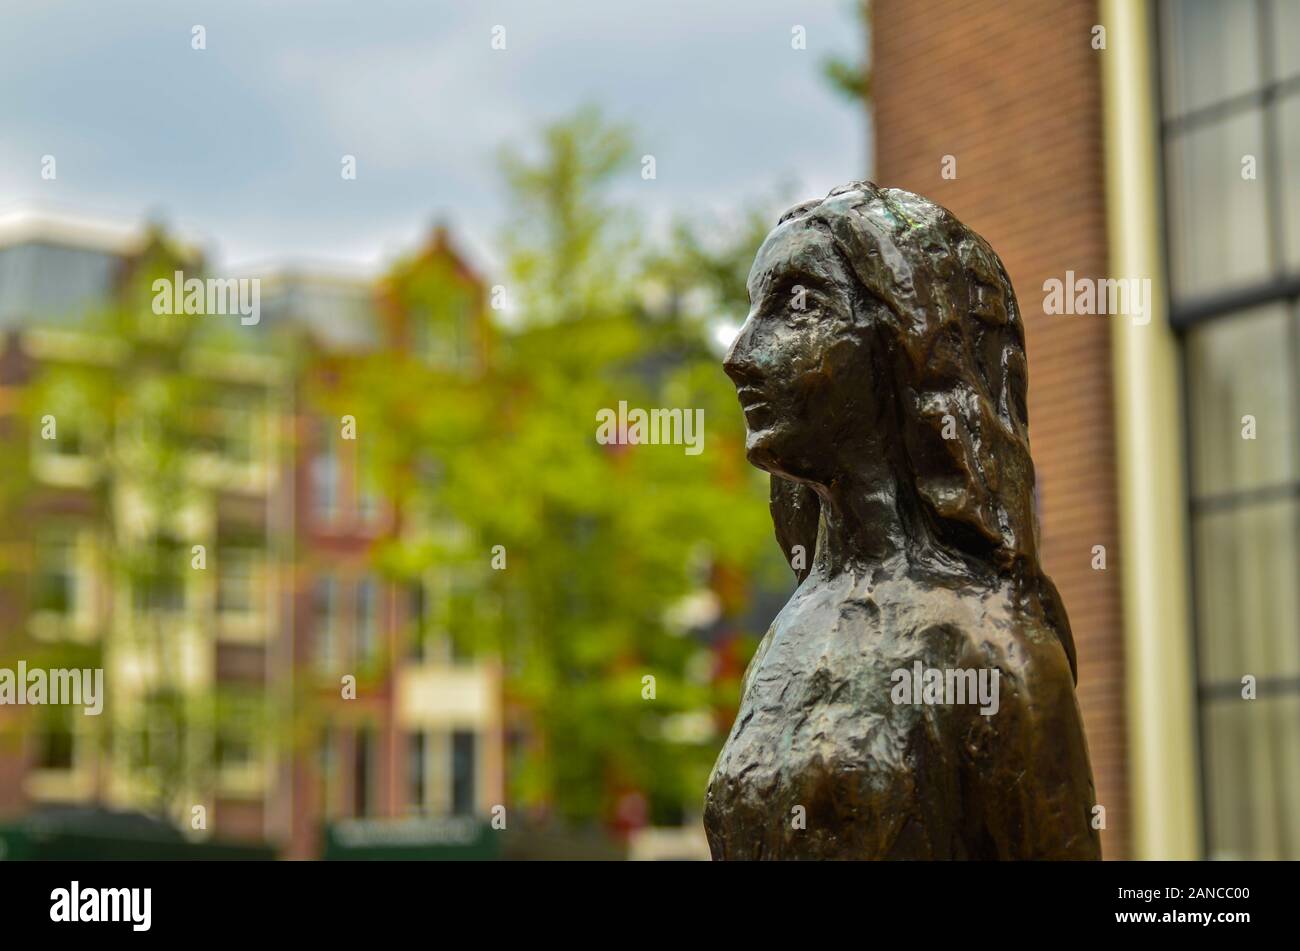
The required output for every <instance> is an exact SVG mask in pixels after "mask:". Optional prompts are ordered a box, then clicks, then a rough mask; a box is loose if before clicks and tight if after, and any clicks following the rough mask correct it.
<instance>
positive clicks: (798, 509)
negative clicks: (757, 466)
mask: <svg viewBox="0 0 1300 951" xmlns="http://www.w3.org/2000/svg"><path fill="white" fill-rule="evenodd" d="M770 505H771V509H772V526H773V527H774V528H775V529H776V540H777V542H778V543H779V544H780V546H781V551H783V552H784V553H785V560H786V563H787V564H789V565H790V567H791V568H792V569H794V574H795V577H796V578H798V579H799V582H800V583H803V580H804V579H805V578H807V577H808V572H809V571H811V570H812V560H813V553H814V552H815V551H816V550H817V526H818V523H819V522H820V520H821V500H820V499H819V498H818V497H817V493H816V492H814V491H813V490H812V489H811V488H809V487H808V486H807V485H804V484H803V483H802V482H791V481H790V480H789V479H782V478H781V477H780V476H775V475H774V476H772V496H771V503H770Z"/></svg>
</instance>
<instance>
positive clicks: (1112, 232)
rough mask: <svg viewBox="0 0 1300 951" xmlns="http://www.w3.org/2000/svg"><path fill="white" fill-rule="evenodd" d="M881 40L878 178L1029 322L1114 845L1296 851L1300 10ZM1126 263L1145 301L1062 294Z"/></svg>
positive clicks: (1109, 14) (1299, 838)
mask: <svg viewBox="0 0 1300 951" xmlns="http://www.w3.org/2000/svg"><path fill="white" fill-rule="evenodd" d="M871 44H872V50H871V53H872V72H873V83H872V108H873V114H874V125H875V142H876V156H875V159H876V160H875V178H876V180H877V181H878V182H880V183H881V184H882V185H890V186H897V187H902V188H907V189H910V190H914V191H917V192H920V193H922V194H924V195H926V196H928V197H930V198H933V199H934V200H935V201H937V202H939V203H940V204H943V205H944V206H946V207H948V208H949V209H951V210H952V211H953V212H954V213H955V214H956V215H957V216H958V217H959V218H961V219H962V221H964V222H965V223H966V224H968V225H970V226H971V227H973V228H974V229H975V230H976V231H978V232H979V233H980V234H982V235H983V236H984V237H985V238H986V239H988V241H989V242H990V244H991V245H992V246H993V247H994V248H995V249H996V250H997V251H998V253H999V254H1000V255H1001V256H1002V259H1003V261H1004V262H1005V264H1006V266H1007V269H1008V271H1009V273H1010V276H1011V279H1012V282H1013V284H1014V285H1015V288H1016V291H1017V296H1018V299H1019V302H1020V307H1021V311H1022V313H1023V314H1024V315H1025V318H1026V327H1027V336H1028V350H1029V365H1030V394H1029V395H1030V418H1031V426H1030V432H1031V439H1032V446H1033V455H1034V459H1035V462H1036V464H1037V471H1038V480H1039V486H1038V492H1039V514H1040V520H1041V526H1042V551H1043V558H1044V562H1045V565H1046V568H1047V570H1048V572H1049V573H1050V574H1051V575H1052V577H1053V578H1054V580H1055V581H1056V583H1057V585H1058V586H1059V588H1060V590H1061V594H1062V596H1063V598H1064V600H1065V604H1066V608H1067V610H1068V611H1069V614H1070V619H1071V622H1072V624H1073V627H1074V634H1075V640H1076V643H1077V645H1078V655H1079V683H1078V695H1079V702H1080V705H1081V707H1082V710H1083V715H1084V721H1085V726H1086V729H1087V733H1088V741H1089V746H1090V750H1091V755H1092V763H1093V770H1094V774H1095V777H1096V781H1097V796H1098V802H1099V804H1101V805H1103V806H1104V807H1105V810H1106V811H1105V821H1106V825H1105V829H1104V831H1103V833H1102V835H1103V848H1104V851H1105V854H1106V855H1107V856H1108V857H1110V858H1128V857H1133V858H1264V859H1267V858H1292V859H1294V858H1297V857H1300V604H1297V600H1296V599H1297V593H1296V591H1297V585H1296V582H1295V578H1296V573H1297V567H1300V566H1298V565H1297V533H1298V532H1300V509H1298V508H1297V492H1296V488H1297V485H1300V482H1298V481H1297V475H1298V474H1300V468H1298V466H1300V432H1298V431H1297V423H1298V422H1300V419H1298V417H1297V414H1296V411H1295V406H1296V385H1297V369H1298V364H1297V359H1298V356H1300V348H1298V347H1297V344H1298V343H1300V326H1298V325H1297V321H1300V309H1298V306H1297V302H1298V300H1300V4H1296V3H1294V2H1293V0H1232V2H1215V0H1165V2H1140V0H1131V2H1130V0H1103V2H1096V0H1069V2H1063V3H1053V4H1044V3H1038V2H1035V0H1013V2H1010V3H1001V4H987V3H980V2H975V0H969V2H967V0H877V2H875V3H873V4H872V39H871ZM1114 278H1123V279H1137V281H1138V282H1139V283H1138V284H1136V285H1134V286H1135V287H1136V288H1137V289H1138V292H1139V293H1141V292H1142V287H1143V285H1141V283H1140V282H1141V281H1142V280H1143V279H1149V280H1150V284H1149V285H1147V287H1148V288H1149V294H1148V297H1147V299H1146V300H1145V302H1144V309H1145V314H1142V315H1137V314H1136V311H1137V310H1138V308H1135V307H1134V306H1133V299H1132V298H1130V300H1129V302H1128V305H1126V306H1125V307H1124V308H1123V310H1122V311H1121V312H1120V314H1119V315H1115V314H1112V315H1111V316H1106V315H1104V314H1095V315H1082V314H1073V315H1067V314H1061V313H1051V312H1049V310H1054V309H1055V308H1054V307H1052V306H1050V305H1049V303H1048V300H1047V292H1048V290H1049V288H1050V286H1051V285H1049V284H1048V283H1047V282H1049V281H1051V280H1053V279H1055V280H1057V281H1060V282H1062V283H1063V284H1067V282H1071V281H1072V280H1073V281H1077V280H1079V279H1083V280H1085V281H1100V280H1105V279H1114ZM1067 286H1068V284H1067ZM1096 286H1097V285H1094V287H1096ZM1067 293H1072V291H1067ZM1099 293H1103V294H1104V293H1105V292H1104V291H1102V292H1099ZM1143 318H1149V322H1144V319H1143ZM1252 686H1253V689H1254V690H1255V691H1256V693H1255V699H1247V696H1246V695H1249V694H1250V691H1251V689H1252Z"/></svg>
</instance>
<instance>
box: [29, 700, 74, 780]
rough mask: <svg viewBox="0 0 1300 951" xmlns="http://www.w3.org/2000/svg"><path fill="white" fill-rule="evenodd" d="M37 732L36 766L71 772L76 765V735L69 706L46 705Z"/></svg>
mask: <svg viewBox="0 0 1300 951" xmlns="http://www.w3.org/2000/svg"><path fill="white" fill-rule="evenodd" d="M45 711H46V712H45V714H44V716H43V717H42V722H41V729H40V732H39V733H38V734H37V746H36V768H37V769H45V770H59V771H62V772H69V771H71V770H72V769H73V768H74V767H75V766H76V735H75V734H74V733H73V730H72V718H71V713H70V711H69V710H68V708H66V707H63V708H60V707H46V708H45Z"/></svg>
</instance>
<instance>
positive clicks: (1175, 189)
mask: <svg viewBox="0 0 1300 951" xmlns="http://www.w3.org/2000/svg"><path fill="white" fill-rule="evenodd" d="M1261 115H1262V114H1261V112H1260V111H1259V110H1253V109H1252V110H1250V111H1249V112H1245V113H1242V114H1240V115H1236V116H1233V117H1231V118H1228V119H1223V120H1220V121H1217V122H1213V123H1210V124H1208V125H1205V126H1199V127H1196V128H1192V129H1188V130H1186V131H1185V132H1180V133H1178V134H1176V135H1175V136H1173V137H1172V138H1171V139H1170V141H1169V149H1168V175H1169V181H1168V185H1169V243H1170V252H1171V263H1172V265H1173V268H1172V269H1173V283H1174V297H1175V298H1177V299H1186V298H1188V297H1194V296H1196V295H1198V294H1206V293H1211V292H1216V291H1222V290H1225V289H1227V288H1230V287H1233V286H1240V285H1243V284H1249V283H1251V282H1254V281H1258V280H1261V279H1263V278H1265V277H1267V276H1269V275H1270V274H1271V273H1272V267H1271V265H1270V262H1269V246H1268V218H1267V210H1268V209H1267V200H1266V188H1267V186H1266V182H1267V177H1266V176H1265V175H1264V174H1262V173H1261V172H1260V171H1258V170H1257V172H1256V177H1255V178H1253V179H1245V178H1242V159H1243V157H1244V156H1246V155H1253V156H1254V157H1255V160H1256V163H1257V168H1258V167H1259V166H1261V165H1262V163H1263V162H1264V161H1265V158H1266V156H1265V149H1264V144H1263V143H1264V135H1263V120H1262V119H1261Z"/></svg>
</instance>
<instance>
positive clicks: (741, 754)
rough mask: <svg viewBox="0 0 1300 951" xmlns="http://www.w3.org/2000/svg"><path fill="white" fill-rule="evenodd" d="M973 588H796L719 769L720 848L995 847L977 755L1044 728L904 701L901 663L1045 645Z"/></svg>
mask: <svg viewBox="0 0 1300 951" xmlns="http://www.w3.org/2000/svg"><path fill="white" fill-rule="evenodd" d="M922 589H924V590H922ZM971 590H972V589H970V588H967V589H965V591H964V592H963V593H961V594H958V593H957V592H956V591H955V590H953V589H949V588H944V587H936V586H933V585H925V584H921V583H918V582H916V581H913V580H911V579H907V578H902V579H893V580H888V581H881V582H879V583H874V584H873V583H872V582H871V581H870V580H867V579H862V578H852V577H848V576H840V577H839V578H838V579H832V580H831V581H827V582H823V583H821V584H813V585H810V584H805V585H804V586H803V587H802V588H801V589H800V590H799V591H798V592H796V594H795V596H794V597H793V598H791V600H790V602H789V604H787V605H786V607H785V609H784V610H782V612H781V613H780V614H779V615H778V616H777V618H776V620H775V621H774V622H773V624H772V628H771V629H770V631H769V632H768V634H767V636H766V637H765V638H764V640H763V643H762V644H761V645H760V647H759V649H758V652H757V653H756V655H755V657H754V660H753V662H752V663H751V665H750V669H749V671H748V672H747V674H746V683H745V689H744V694H743V698H742V701H741V706H740V710H739V712H738V714H737V717H736V722H735V725H734V726H733V728H732V731H731V734H730V736H729V738H728V740H727V742H726V745H725V746H724V747H723V750H722V752H721V754H720V755H719V757H718V761H717V764H716V765H715V767H714V772H713V776H712V777H711V779H710V783H709V792H708V795H707V797H706V803H705V824H706V828H707V829H708V832H709V838H710V843H711V845H712V847H713V850H714V854H715V857H719V858H724V857H725V858H863V859H884V858H916V859H927V858H934V859H960V858H983V857H993V855H992V854H991V853H992V852H993V851H994V848H993V846H992V844H991V843H990V842H989V841H988V832H987V830H986V829H985V826H984V823H983V821H982V819H983V817H982V816H981V814H980V797H979V795H978V793H976V792H975V791H974V790H971V789H969V788H967V786H968V784H969V782H970V777H971V773H972V769H973V768H976V767H978V762H977V757H976V756H974V755H968V754H974V753H975V744H979V745H986V744H987V743H988V739H989V737H990V736H992V735H993V734H992V733H991V732H990V731H993V730H996V729H999V728H1001V729H1012V730H1017V729H1023V728H1032V726H1033V724H1026V722H1025V721H1024V720H1023V719H1021V718H1020V717H1019V716H1017V715H1015V714H1012V715H1011V717H1010V718H1009V719H1007V720H1003V721H1002V722H1000V723H999V722H998V718H997V717H996V716H995V717H993V718H986V717H983V716H981V715H980V713H979V705H978V704H977V703H976V704H969V705H964V706H945V705H919V704H910V703H904V704H897V703H895V702H894V699H893V697H892V696H891V687H892V684H893V683H894V681H892V680H891V677H892V675H893V674H894V672H895V671H897V670H900V669H902V670H909V671H910V670H912V669H914V665H915V662H916V661H920V662H921V663H922V665H923V667H924V668H927V669H929V668H940V669H947V668H973V667H979V666H983V667H985V668H986V669H987V668H988V667H990V666H1004V667H1006V668H1007V669H1008V670H1009V671H1014V670H1015V669H1016V667H1017V664H1018V663H1019V662H1020V661H1023V659H1024V657H1025V656H1026V654H1027V653H1029V652H1031V651H1032V650H1033V647H1034V645H1033V644H1031V643H1028V641H1033V640H1034V639H1035V635H1034V633H1033V632H1030V633H1028V634H1026V631H1025V630H1024V627H1023V625H1022V624H1021V623H1019V622H1020V618H1019V615H1018V613H1017V611H1016V609H1015V607H1014V606H1013V604H1012V601H1011V599H1010V598H1009V597H1007V596H1005V594H985V595H982V596H981V595H979V594H972V593H970V592H971ZM1040 643H1041V641H1040ZM1049 646H1050V647H1051V648H1052V649H1056V650H1059V648H1057V647H1056V645H1054V644H1052V645H1049ZM1001 686H1002V688H1003V691H1004V692H1003V696H1004V697H1005V688H1006V686H1007V684H1006V683H1005V680H1004V682H1003V683H1002V685H1001ZM972 699H973V698H972ZM1070 701H1071V704H1073V699H1072V694H1071V696H1070ZM1061 715H1062V716H1064V717H1066V718H1067V719H1068V718H1070V717H1073V718H1075V720H1076V721H1077V710H1076V709H1073V708H1072V709H1070V710H1067V711H1061ZM1075 727H1076V728H1077V722H1076V723H1075ZM966 745H970V746H971V748H970V749H969V750H967V749H964V747H965V746H966ZM1085 758H1086V754H1085ZM795 807H802V809H803V815H802V817H801V816H800V815H799V812H798V810H796V808H795ZM1081 807H1082V806H1081ZM801 821H802V826H803V827H802V828H800V824H801Z"/></svg>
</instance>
